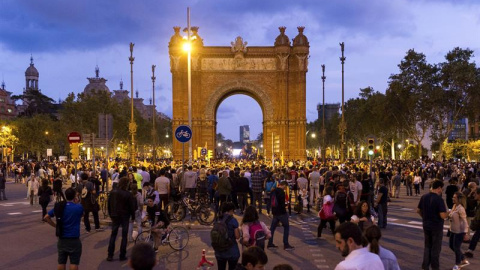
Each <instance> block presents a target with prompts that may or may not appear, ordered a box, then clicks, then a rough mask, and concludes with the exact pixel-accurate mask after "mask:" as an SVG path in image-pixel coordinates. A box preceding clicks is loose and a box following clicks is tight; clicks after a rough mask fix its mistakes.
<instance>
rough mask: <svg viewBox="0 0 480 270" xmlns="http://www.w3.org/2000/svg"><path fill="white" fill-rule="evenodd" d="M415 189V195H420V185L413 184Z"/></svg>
mask: <svg viewBox="0 0 480 270" xmlns="http://www.w3.org/2000/svg"><path fill="white" fill-rule="evenodd" d="M413 186H414V187H415V195H420V184H413Z"/></svg>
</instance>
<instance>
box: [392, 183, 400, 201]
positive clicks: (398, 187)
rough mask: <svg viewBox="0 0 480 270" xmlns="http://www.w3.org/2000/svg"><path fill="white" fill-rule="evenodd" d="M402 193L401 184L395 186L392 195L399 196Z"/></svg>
mask: <svg viewBox="0 0 480 270" xmlns="http://www.w3.org/2000/svg"><path fill="white" fill-rule="evenodd" d="M399 195H400V186H393V192H392V197H395V198H398V197H399Z"/></svg>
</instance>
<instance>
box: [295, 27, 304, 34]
mask: <svg viewBox="0 0 480 270" xmlns="http://www.w3.org/2000/svg"><path fill="white" fill-rule="evenodd" d="M297 29H298V33H302V34H303V30H305V26H297Z"/></svg>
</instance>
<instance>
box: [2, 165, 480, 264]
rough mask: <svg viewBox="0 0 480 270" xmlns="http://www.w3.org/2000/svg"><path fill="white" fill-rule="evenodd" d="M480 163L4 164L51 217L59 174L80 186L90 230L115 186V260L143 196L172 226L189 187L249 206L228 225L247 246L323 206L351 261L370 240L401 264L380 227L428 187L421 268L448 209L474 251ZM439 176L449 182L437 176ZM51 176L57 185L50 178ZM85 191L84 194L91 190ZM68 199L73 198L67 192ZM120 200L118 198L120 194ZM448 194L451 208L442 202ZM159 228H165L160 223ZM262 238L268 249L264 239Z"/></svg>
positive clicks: (462, 256) (456, 240)
mask: <svg viewBox="0 0 480 270" xmlns="http://www.w3.org/2000/svg"><path fill="white" fill-rule="evenodd" d="M135 165H138V164H135ZM479 166H480V165H479V164H476V163H462V162H439V161H433V160H417V161H382V160H378V161H374V162H373V163H371V164H369V163H368V162H361V161H354V160H352V161H349V162H345V163H340V162H338V161H328V162H327V163H321V162H317V161H305V162H303V161H302V162H301V161H296V162H295V161H291V162H287V163H284V164H282V163H281V162H276V163H271V162H269V161H264V160H263V161H262V160H260V161H259V160H249V161H245V160H217V161H211V162H209V163H207V162H203V161H198V162H194V163H192V164H190V165H188V166H187V165H185V166H182V164H181V163H180V162H175V161H168V160H162V161H159V162H156V163H154V164H153V163H148V162H145V163H142V164H141V165H140V166H134V165H132V164H129V163H128V162H112V163H110V164H109V165H108V167H107V165H106V164H104V163H102V162H101V161H97V163H96V164H95V165H93V164H92V163H88V162H77V163H74V162H65V161H64V162H51V163H48V162H45V163H42V162H24V163H11V164H9V165H8V166H7V167H5V164H3V165H2V168H1V173H0V189H1V188H2V187H4V186H2V183H1V179H2V175H1V174H4V175H8V176H10V177H12V178H14V181H15V182H16V183H23V184H25V185H26V186H27V187H28V191H27V198H28V199H29V201H30V203H31V204H40V205H41V206H42V209H43V213H42V220H43V218H44V217H47V216H50V218H51V217H53V215H50V212H48V213H47V211H46V210H47V206H48V204H49V203H50V202H51V201H57V197H59V196H62V195H61V194H62V192H61V191H62V190H61V188H60V190H59V189H58V187H57V188H56V187H55V185H54V182H56V181H61V183H62V185H63V188H64V189H65V187H72V189H73V190H74V191H75V192H76V198H78V201H79V202H81V205H82V208H83V212H82V216H83V219H84V226H85V229H86V231H87V232H89V231H90V230H91V227H90V222H89V218H88V217H89V215H90V213H92V215H93V219H94V225H95V229H96V230H98V231H102V230H103V228H101V227H100V224H99V217H98V211H99V206H98V200H97V199H96V198H97V197H98V194H100V193H101V192H108V191H110V190H114V191H112V192H111V193H110V195H109V204H108V205H109V207H108V210H109V215H110V217H111V219H112V228H113V230H112V236H111V240H110V245H109V246H111V247H109V249H108V256H107V260H112V256H113V247H114V244H115V238H116V235H117V232H118V229H119V227H122V244H121V250H120V259H126V243H127V238H130V239H131V240H132V238H133V233H134V232H133V230H132V228H133V227H134V226H133V224H135V223H136V227H137V230H138V231H137V232H138V233H140V232H141V229H142V226H141V222H142V212H143V210H144V205H145V208H147V207H150V208H149V210H150V213H155V212H159V213H160V212H163V214H162V215H163V216H162V217H160V216H157V217H156V218H153V221H152V222H154V225H155V224H156V223H158V222H161V223H159V224H160V226H159V227H161V228H164V227H165V226H166V225H168V218H166V216H167V215H166V213H165V212H166V211H167V206H168V204H169V202H170V201H171V200H172V199H173V198H174V197H175V196H176V195H177V194H179V193H184V194H187V195H188V196H189V197H190V198H191V199H196V198H199V197H205V198H207V200H208V201H209V202H210V203H211V204H212V207H214V208H215V209H216V210H217V211H218V212H219V214H220V216H223V215H227V216H228V215H233V213H236V214H238V215H242V216H243V220H242V222H241V224H239V223H238V222H236V220H235V221H234V219H230V220H229V224H228V226H227V227H228V228H231V232H230V235H231V237H232V240H233V241H235V242H236V241H237V240H239V241H240V244H243V245H246V246H255V245H253V244H252V243H253V241H252V239H250V237H251V236H252V235H251V234H250V233H249V232H250V227H252V226H256V227H257V228H261V229H262V230H263V231H264V234H265V240H264V241H262V243H265V245H266V248H267V249H274V248H278V246H277V245H275V242H274V235H275V231H276V229H277V227H278V225H279V224H281V225H282V227H283V232H284V233H283V248H284V250H286V251H288V250H293V249H294V247H293V246H292V245H290V242H289V229H290V226H289V219H290V217H291V216H292V210H293V212H294V213H303V212H306V213H309V212H311V211H313V210H315V211H318V210H320V209H321V211H320V212H319V216H320V217H321V219H320V222H319V224H318V232H317V236H318V237H322V232H323V229H324V228H326V225H327V224H328V225H329V227H330V230H331V232H332V233H333V235H334V236H335V241H336V242H337V248H338V249H339V250H340V251H341V252H342V254H344V253H345V256H347V259H346V261H348V258H349V257H359V256H358V255H359V254H360V253H362V254H363V253H365V250H363V249H366V250H368V251H369V252H370V253H372V252H373V253H375V254H377V255H380V256H379V258H380V259H381V261H382V262H383V265H384V266H385V269H398V264H396V260H395V259H394V256H393V257H392V256H391V255H392V254H391V253H389V252H388V251H387V250H385V249H384V248H382V247H380V246H379V245H378V240H379V239H380V237H381V229H385V228H386V227H387V224H388V222H387V220H388V215H387V214H388V202H389V201H390V200H395V199H396V198H399V197H400V196H418V195H420V193H421V192H420V190H424V189H425V188H427V189H430V192H429V193H427V194H425V195H423V196H422V197H421V198H420V199H419V205H418V209H419V211H418V213H419V214H420V215H421V217H422V219H423V227H424V232H425V238H426V240H425V256H424V261H423V269H429V267H432V269H437V267H438V256H439V253H440V248H441V245H438V241H439V239H438V238H439V235H438V234H439V229H440V228H442V229H443V220H444V219H450V220H451V221H450V224H451V230H450V231H451V233H450V244H449V245H450V248H452V250H454V252H455V254H456V256H455V257H456V258H455V266H456V267H461V266H462V265H465V264H467V263H468V262H467V260H466V257H472V256H473V251H474V250H475V247H476V243H477V242H478V239H479V238H480V234H479V233H477V231H475V234H474V235H473V237H472V239H470V246H469V248H468V250H467V251H466V252H462V251H461V243H462V242H463V240H467V238H468V236H470V230H472V231H473V229H472V228H469V224H470V221H471V220H474V221H475V220H480V216H478V215H479V214H478V213H477V212H479V211H476V210H478V209H477V207H476V206H477V201H478V200H477V197H478V195H477V192H478V190H477V185H478V178H479V177H478V176H479V173H480V170H479V169H480V167H479ZM54 179H55V180H54ZM122 179H124V180H122ZM435 179H440V180H443V179H448V180H449V182H450V185H449V186H447V188H446V189H445V195H446V198H445V200H446V202H447V205H445V203H444V202H443V198H441V197H440V195H441V194H442V192H443V181H435ZM438 183H442V185H441V186H438V185H439V184H438ZM52 184H53V185H52ZM50 185H52V186H53V188H50ZM62 185H61V186H62ZM401 185H404V186H405V187H406V188H405V190H406V194H405V195H404V194H400V186H401ZM84 190H85V191H84ZM65 192H66V191H65ZM84 192H85V193H86V194H83V193H84ZM2 193H3V198H4V199H6V197H5V188H3V190H1V191H0V195H2ZM127 193H128V196H127ZM432 194H433V195H432ZM434 195H437V196H438V198H437V197H434ZM428 196H431V197H432V198H436V199H435V201H436V202H437V203H436V205H438V215H437V214H436V213H435V212H434V211H433V209H432V207H430V205H425V203H426V202H431V201H432V200H430V199H429V198H430V197H428ZM127 197H128V198H129V199H128V202H127V199H126V198H127ZM132 198H133V199H132ZM65 200H66V201H68V198H66V199H65ZM112 200H113V201H114V202H115V203H112ZM119 202H123V204H122V203H120V204H119ZM464 202H465V203H464ZM442 203H443V206H444V208H441V205H442ZM127 204H128V207H127ZM156 210H158V211H156ZM52 214H53V213H52ZM147 214H148V211H147ZM151 215H153V214H150V215H148V216H149V218H152V217H151ZM259 215H266V216H269V217H271V224H270V226H267V225H266V224H264V223H263V222H259V221H258V220H259V219H258V216H259ZM475 215H477V217H476V216H475ZM132 220H133V221H134V223H132ZM45 221H47V222H48V220H45ZM262 223H263V224H262ZM440 223H441V226H440ZM344 224H348V225H344ZM344 226H347V227H348V226H350V227H352V226H356V227H355V228H359V231H360V237H358V235H348V234H342V233H343V232H342V230H344ZM352 228H353V227H352ZM129 230H130V231H129ZM475 230H476V229H475ZM349 231H351V230H349ZM237 232H238V233H237ZM368 232H370V238H369V234H368ZM158 234H159V237H161V234H162V233H161V232H159V233H158ZM337 236H338V237H339V238H338V239H337ZM440 236H441V234H440ZM345 237H346V238H345ZM349 239H350V240H349ZM366 239H375V240H372V241H374V242H375V243H372V241H370V240H368V241H369V242H368V241H366ZM253 240H255V239H253ZM440 240H441V237H440ZM461 240H462V241H461ZM124 241H125V243H124ZM368 243H370V245H368ZM367 245H368V246H367ZM439 246H440V248H439ZM261 248H262V250H263V247H261ZM357 249H358V250H360V249H362V250H361V252H360V251H359V252H354V253H353V254H357V253H358V254H357V255H355V256H353V255H352V256H350V255H349V254H350V253H352V250H357ZM347 251H350V252H347ZM215 254H216V258H217V261H218V264H219V269H225V268H226V265H227V264H228V265H229V266H230V269H233V268H232V267H233V266H234V265H236V264H237V262H238V260H239V259H240V252H239V250H238V247H237V249H236V250H234V248H233V247H232V249H231V250H230V251H221V252H215ZM385 254H387V255H385ZM367 255H368V256H371V255H369V254H367ZM360 257H363V255H362V256H360ZM60 262H63V260H62V261H60V255H59V264H60ZM220 266H222V267H220ZM395 267H396V268H395ZM339 269H342V268H339ZM358 269H360V268H358ZM454 269H455V268H454Z"/></svg>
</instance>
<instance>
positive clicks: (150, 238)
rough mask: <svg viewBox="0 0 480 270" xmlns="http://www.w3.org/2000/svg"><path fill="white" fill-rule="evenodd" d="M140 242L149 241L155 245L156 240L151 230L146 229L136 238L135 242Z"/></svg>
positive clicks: (148, 242) (149, 243) (151, 244)
mask: <svg viewBox="0 0 480 270" xmlns="http://www.w3.org/2000/svg"><path fill="white" fill-rule="evenodd" d="M138 243H147V244H148V245H150V246H152V247H154V245H155V241H154V239H153V235H152V234H151V233H150V231H144V232H142V233H141V234H139V235H138V236H137V238H135V244H138Z"/></svg>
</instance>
